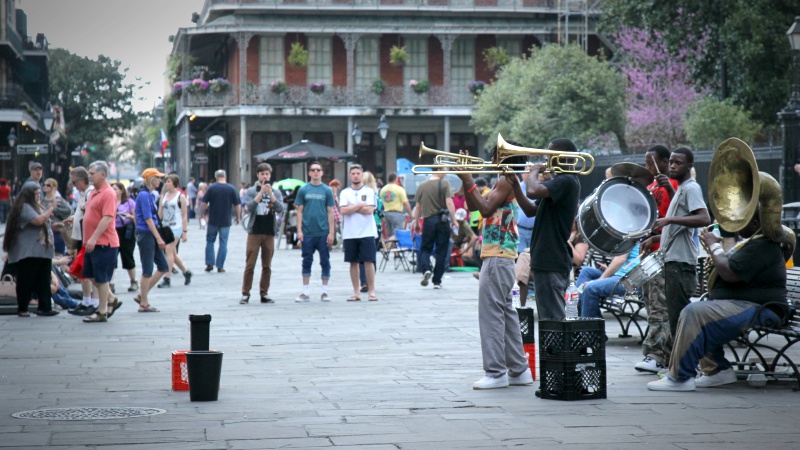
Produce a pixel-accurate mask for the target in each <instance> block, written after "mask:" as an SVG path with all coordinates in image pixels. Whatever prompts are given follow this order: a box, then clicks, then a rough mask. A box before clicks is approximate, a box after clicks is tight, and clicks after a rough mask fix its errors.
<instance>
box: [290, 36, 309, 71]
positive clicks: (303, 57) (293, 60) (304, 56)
mask: <svg viewBox="0 0 800 450" xmlns="http://www.w3.org/2000/svg"><path fill="white" fill-rule="evenodd" d="M289 64H291V65H293V66H294V67H305V66H307V65H308V50H306V49H305V47H303V44H301V43H299V42H294V43H292V49H291V50H290V51H289Z"/></svg>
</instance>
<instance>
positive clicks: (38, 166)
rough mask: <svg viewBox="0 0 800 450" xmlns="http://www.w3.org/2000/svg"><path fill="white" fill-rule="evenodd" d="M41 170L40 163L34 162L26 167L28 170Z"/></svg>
mask: <svg viewBox="0 0 800 450" xmlns="http://www.w3.org/2000/svg"><path fill="white" fill-rule="evenodd" d="M41 168H42V163H40V162H35V161H34V162H32V163H31V165H30V167H28V170H36V169H41Z"/></svg>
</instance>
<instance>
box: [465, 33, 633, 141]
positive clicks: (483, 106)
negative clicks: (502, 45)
mask: <svg viewBox="0 0 800 450" xmlns="http://www.w3.org/2000/svg"><path fill="white" fill-rule="evenodd" d="M472 125H473V126H474V127H475V130H476V131H477V132H478V133H480V134H485V135H489V136H490V139H489V143H490V144H491V143H493V142H494V138H495V137H496V136H497V133H501V134H502V135H503V136H504V137H505V138H507V139H514V140H516V141H518V142H521V143H522V144H523V145H526V146H531V147H538V148H542V147H543V146H545V145H547V144H548V143H549V142H550V141H551V140H553V139H555V138H561V137H566V138H570V139H572V140H573V141H574V142H575V143H576V144H577V145H578V146H579V147H585V146H586V145H587V143H589V142H590V141H591V140H593V139H595V138H596V137H597V136H599V135H602V134H605V133H609V132H610V133H613V134H615V135H616V136H617V139H618V141H619V143H620V147H621V148H622V150H623V151H627V145H626V144H625V83H624V80H623V78H622V76H621V75H620V74H619V72H617V71H616V70H615V69H614V68H613V67H612V66H611V65H610V64H608V63H607V62H606V61H602V60H599V59H597V58H594V57H591V56H587V55H586V53H585V52H584V51H583V50H582V49H581V48H579V47H577V46H574V45H569V46H566V47H560V46H557V45H547V46H545V47H544V48H542V49H538V48H535V47H534V48H532V49H531V56H530V57H528V58H512V59H511V61H510V62H509V63H508V64H506V65H505V66H504V67H503V68H502V69H501V70H500V72H499V73H498V74H497V80H496V81H495V82H494V83H493V84H491V85H488V86H486V88H485V89H484V91H483V93H482V94H481V96H480V97H479V99H478V102H477V103H476V104H475V108H474V109H473V113H472Z"/></svg>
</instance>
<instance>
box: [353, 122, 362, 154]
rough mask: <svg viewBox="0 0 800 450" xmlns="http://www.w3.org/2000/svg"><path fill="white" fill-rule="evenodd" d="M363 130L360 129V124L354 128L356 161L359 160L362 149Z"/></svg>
mask: <svg viewBox="0 0 800 450" xmlns="http://www.w3.org/2000/svg"><path fill="white" fill-rule="evenodd" d="M361 137H362V133H361V129H360V128H358V123H356V124H355V125H354V126H353V144H356V160H358V152H359V150H360V149H361Z"/></svg>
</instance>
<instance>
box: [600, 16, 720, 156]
mask: <svg viewBox="0 0 800 450" xmlns="http://www.w3.org/2000/svg"><path fill="white" fill-rule="evenodd" d="M614 39H615V41H616V43H617V45H618V46H619V54H620V56H621V57H622V62H621V63H620V65H619V67H620V70H621V71H622V72H623V73H624V74H625V76H626V77H627V79H628V86H627V98H628V112H627V116H628V117H627V118H628V122H627V128H626V133H625V134H626V136H627V139H628V143H629V144H630V145H631V147H632V148H634V149H642V148H647V147H649V146H651V145H653V144H657V143H659V144H666V145H668V146H669V147H670V148H672V147H674V146H676V145H679V144H685V143H686V131H685V125H684V122H685V117H686V111H687V110H688V109H689V108H690V107H691V106H692V105H694V103H695V102H696V101H697V100H699V99H700V98H702V97H703V96H704V95H705V94H707V89H705V88H702V87H699V86H697V85H695V83H694V81H693V80H692V63H693V62H694V61H696V60H697V59H699V57H700V55H701V54H702V52H703V47H704V45H705V43H706V37H705V35H703V36H699V37H695V36H691V35H687V36H686V37H685V38H684V39H683V40H682V41H681V42H680V45H679V46H677V48H675V49H670V48H668V47H667V43H666V40H665V39H664V36H663V32H659V31H652V30H648V29H643V28H628V27H623V28H622V29H621V30H620V32H619V33H618V34H616V35H615V36H614Z"/></svg>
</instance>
